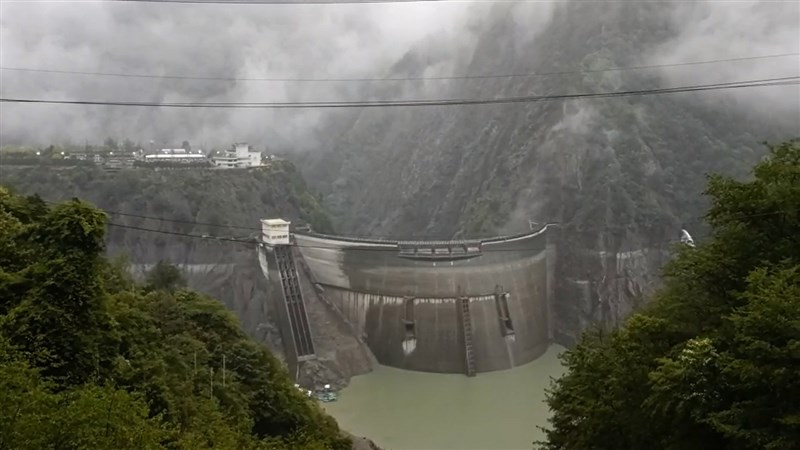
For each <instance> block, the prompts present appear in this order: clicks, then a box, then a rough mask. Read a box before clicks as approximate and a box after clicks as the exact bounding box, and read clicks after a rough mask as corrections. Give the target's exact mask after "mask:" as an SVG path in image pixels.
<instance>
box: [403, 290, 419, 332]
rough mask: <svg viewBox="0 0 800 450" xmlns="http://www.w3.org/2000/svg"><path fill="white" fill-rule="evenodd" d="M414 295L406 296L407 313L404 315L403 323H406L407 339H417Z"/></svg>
mask: <svg viewBox="0 0 800 450" xmlns="http://www.w3.org/2000/svg"><path fill="white" fill-rule="evenodd" d="M414 300H415V298H414V297H405V299H404V303H405V314H404V316H403V324H404V325H405V331H406V337H405V338H406V339H415V338H416V332H415V329H414V328H415V326H416V323H415V322H414Z"/></svg>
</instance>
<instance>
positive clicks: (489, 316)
mask: <svg viewBox="0 0 800 450" xmlns="http://www.w3.org/2000/svg"><path fill="white" fill-rule="evenodd" d="M288 226H289V223H288V222H286V221H283V220H280V219H270V220H262V229H263V237H262V244H261V245H260V250H259V257H260V260H261V267H262V270H263V271H264V274H265V276H266V277H267V279H268V280H269V281H270V283H269V285H270V293H269V294H270V298H271V299H272V301H273V302H274V304H273V307H275V309H276V310H277V311H278V316H279V317H278V319H279V320H278V321H279V324H280V328H281V336H282V338H283V345H284V350H285V352H286V356H287V362H288V363H289V366H290V369H292V370H296V368H297V366H298V364H299V363H300V362H302V361H303V360H304V359H308V358H313V357H314V343H313V337H312V336H311V332H310V330H309V326H308V317H307V315H306V312H305V307H306V306H305V304H304V301H303V292H302V291H303V289H305V292H307V293H308V295H317V296H319V297H320V298H321V299H323V300H324V303H325V304H326V305H328V306H329V307H330V308H332V309H334V310H335V311H336V313H337V314H338V315H339V316H340V317H341V318H342V319H343V320H344V321H345V322H347V323H348V324H349V326H350V329H352V330H353V332H354V333H357V334H358V336H357V337H358V338H360V339H361V340H362V341H363V342H364V343H365V344H366V345H367V346H368V347H369V349H370V350H371V352H372V353H373V354H374V356H375V358H376V359H377V361H378V362H379V363H381V364H384V365H387V366H392V367H397V368H401V369H408V370H417V371H426V372H441V373H464V374H466V375H469V376H471V375H474V374H476V373H479V372H489V371H494V370H502V369H508V368H511V367H515V366H518V365H522V364H525V363H528V362H530V361H532V360H534V359H536V358H537V357H539V356H540V355H541V354H542V353H544V352H545V351H546V349H547V347H548V345H549V343H550V342H551V341H552V340H553V333H552V319H551V305H552V304H553V301H554V295H555V293H554V292H555V281H554V280H555V269H556V266H555V262H556V261H555V259H556V245H555V237H556V234H557V233H558V227H557V226H553V225H546V226H543V227H542V228H540V229H539V230H536V231H532V232H530V233H526V234H521V235H516V236H507V237H498V238H492V239H485V240H471V241H389V240H366V239H351V238H344V237H337V236H327V235H320V234H315V233H311V232H304V233H292V234H289V233H288ZM282 227H285V228H282ZM284 230H285V231H286V233H285V231H284ZM284 233H285V234H284ZM301 286H306V287H304V288H303V289H301ZM311 286H313V288H312V287H311Z"/></svg>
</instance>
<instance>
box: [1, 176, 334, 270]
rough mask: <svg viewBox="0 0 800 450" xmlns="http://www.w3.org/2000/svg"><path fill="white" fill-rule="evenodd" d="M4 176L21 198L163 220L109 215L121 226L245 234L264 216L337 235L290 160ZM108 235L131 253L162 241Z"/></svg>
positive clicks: (137, 235)
mask: <svg viewBox="0 0 800 450" xmlns="http://www.w3.org/2000/svg"><path fill="white" fill-rule="evenodd" d="M37 164H38V163H37ZM0 171H1V173H2V178H3V183H4V184H6V185H8V186H11V187H12V188H14V189H16V190H17V191H19V192H21V193H24V194H33V193H36V194H38V195H40V196H41V197H42V198H44V199H46V200H51V201H61V200H67V199H70V198H72V197H78V198H82V199H85V200H87V201H90V202H92V203H94V204H96V205H97V206H99V207H101V208H104V209H108V210H111V211H115V212H119V213H123V214H133V215H136V216H146V217H157V218H161V219H166V220H165V221H160V220H149V219H145V218H142V217H132V216H124V215H116V216H113V217H112V221H113V222H114V223H118V224H123V225H133V226H138V227H144V228H158V229H160V230H164V231H170V232H178V233H193V234H208V235H212V236H237V237H241V236H247V235H248V234H252V233H257V232H258V230H259V229H260V224H259V222H258V221H259V219H263V218H269V217H283V218H285V219H288V220H293V221H302V222H307V223H309V224H311V226H312V228H314V229H315V230H317V231H320V232H325V233H328V232H331V231H333V229H332V226H331V222H330V220H329V219H328V216H327V214H326V213H325V211H324V210H323V208H322V206H321V204H320V202H319V199H318V198H317V197H316V196H315V195H314V194H313V193H312V192H311V191H310V189H309V188H308V187H307V185H306V183H305V181H304V180H303V177H302V176H301V174H300V173H299V171H298V170H297V169H296V167H295V166H294V165H293V164H292V163H291V162H289V161H274V162H272V164H271V165H270V166H269V167H262V168H257V169H248V170H213V169H207V170H201V169H184V170H154V169H151V168H142V169H127V170H122V171H120V172H118V173H110V172H107V171H104V170H103V169H102V168H101V167H98V166H94V165H78V166H72V167H58V166H51V165H47V164H38V165H32V166H9V165H3V166H2V168H0ZM170 221H177V222H170ZM109 234H110V242H109V244H110V245H112V246H113V245H114V244H117V243H119V244H123V243H124V247H127V248H134V247H136V246H138V245H142V246H150V247H152V246H156V245H158V244H159V240H161V241H163V240H164V236H153V235H150V236H146V235H143V234H142V233H132V232H130V230H124V229H119V228H117V229H113V230H109ZM173 238H174V237H173ZM172 240H173V241H175V239H172ZM133 256H135V255H133Z"/></svg>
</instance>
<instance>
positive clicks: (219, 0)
mask: <svg viewBox="0 0 800 450" xmlns="http://www.w3.org/2000/svg"><path fill="white" fill-rule="evenodd" d="M100 1H103V2H106V3H113V2H118V3H183V4H194V5H197V4H209V5H349V4H361V3H363V4H379V3H540V2H541V1H542V0H100ZM595 1H597V0H595ZM601 1H602V2H604V3H613V2H618V1H623V0H601ZM639 1H640V2H641V1H644V2H646V1H656V0H639Z"/></svg>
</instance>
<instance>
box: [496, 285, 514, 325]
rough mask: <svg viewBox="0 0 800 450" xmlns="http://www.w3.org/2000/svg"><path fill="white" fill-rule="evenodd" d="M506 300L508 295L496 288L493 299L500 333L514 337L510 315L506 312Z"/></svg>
mask: <svg viewBox="0 0 800 450" xmlns="http://www.w3.org/2000/svg"><path fill="white" fill-rule="evenodd" d="M508 298H509V293H508V292H502V289H500V288H498V292H497V293H496V294H495V296H494V299H495V305H496V306H497V315H498V317H499V318H500V332H501V333H502V334H503V336H512V335H514V323H513V322H512V321H511V313H510V312H509V311H508Z"/></svg>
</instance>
